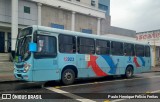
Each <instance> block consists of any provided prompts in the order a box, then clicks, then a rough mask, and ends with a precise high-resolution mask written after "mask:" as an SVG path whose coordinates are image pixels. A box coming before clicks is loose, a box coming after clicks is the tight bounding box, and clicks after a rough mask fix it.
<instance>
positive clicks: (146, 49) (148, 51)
mask: <svg viewBox="0 0 160 102" xmlns="http://www.w3.org/2000/svg"><path fill="white" fill-rule="evenodd" d="M145 56H146V57H150V47H149V46H145Z"/></svg>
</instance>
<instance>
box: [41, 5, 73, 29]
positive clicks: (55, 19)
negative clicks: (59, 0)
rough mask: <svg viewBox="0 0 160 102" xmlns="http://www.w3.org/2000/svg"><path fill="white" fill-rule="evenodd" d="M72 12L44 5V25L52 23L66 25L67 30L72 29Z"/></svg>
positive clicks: (49, 25)
mask: <svg viewBox="0 0 160 102" xmlns="http://www.w3.org/2000/svg"><path fill="white" fill-rule="evenodd" d="M71 19H72V15H71V12H69V11H66V10H61V9H57V8H53V7H50V6H45V5H42V26H48V27H51V23H55V24H61V25H64V28H65V29H66V30H71Z"/></svg>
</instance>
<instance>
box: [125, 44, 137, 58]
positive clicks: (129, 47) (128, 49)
mask: <svg viewBox="0 0 160 102" xmlns="http://www.w3.org/2000/svg"><path fill="white" fill-rule="evenodd" d="M124 54H125V55H126V56H134V55H135V54H134V45H133V44H129V43H124Z"/></svg>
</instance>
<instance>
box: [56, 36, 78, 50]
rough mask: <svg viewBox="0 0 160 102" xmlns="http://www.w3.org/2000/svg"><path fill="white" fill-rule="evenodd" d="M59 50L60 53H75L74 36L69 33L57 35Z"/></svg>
mask: <svg viewBox="0 0 160 102" xmlns="http://www.w3.org/2000/svg"><path fill="white" fill-rule="evenodd" d="M59 52H60V53H75V52H76V37H74V36H69V35H62V34H60V35H59Z"/></svg>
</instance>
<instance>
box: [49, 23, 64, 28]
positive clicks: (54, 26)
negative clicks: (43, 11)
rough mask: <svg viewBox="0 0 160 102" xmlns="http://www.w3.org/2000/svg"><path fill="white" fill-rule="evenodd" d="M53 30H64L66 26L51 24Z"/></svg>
mask: <svg viewBox="0 0 160 102" xmlns="http://www.w3.org/2000/svg"><path fill="white" fill-rule="evenodd" d="M51 27H52V28H57V29H64V25H60V24H53V23H52V24H51Z"/></svg>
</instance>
